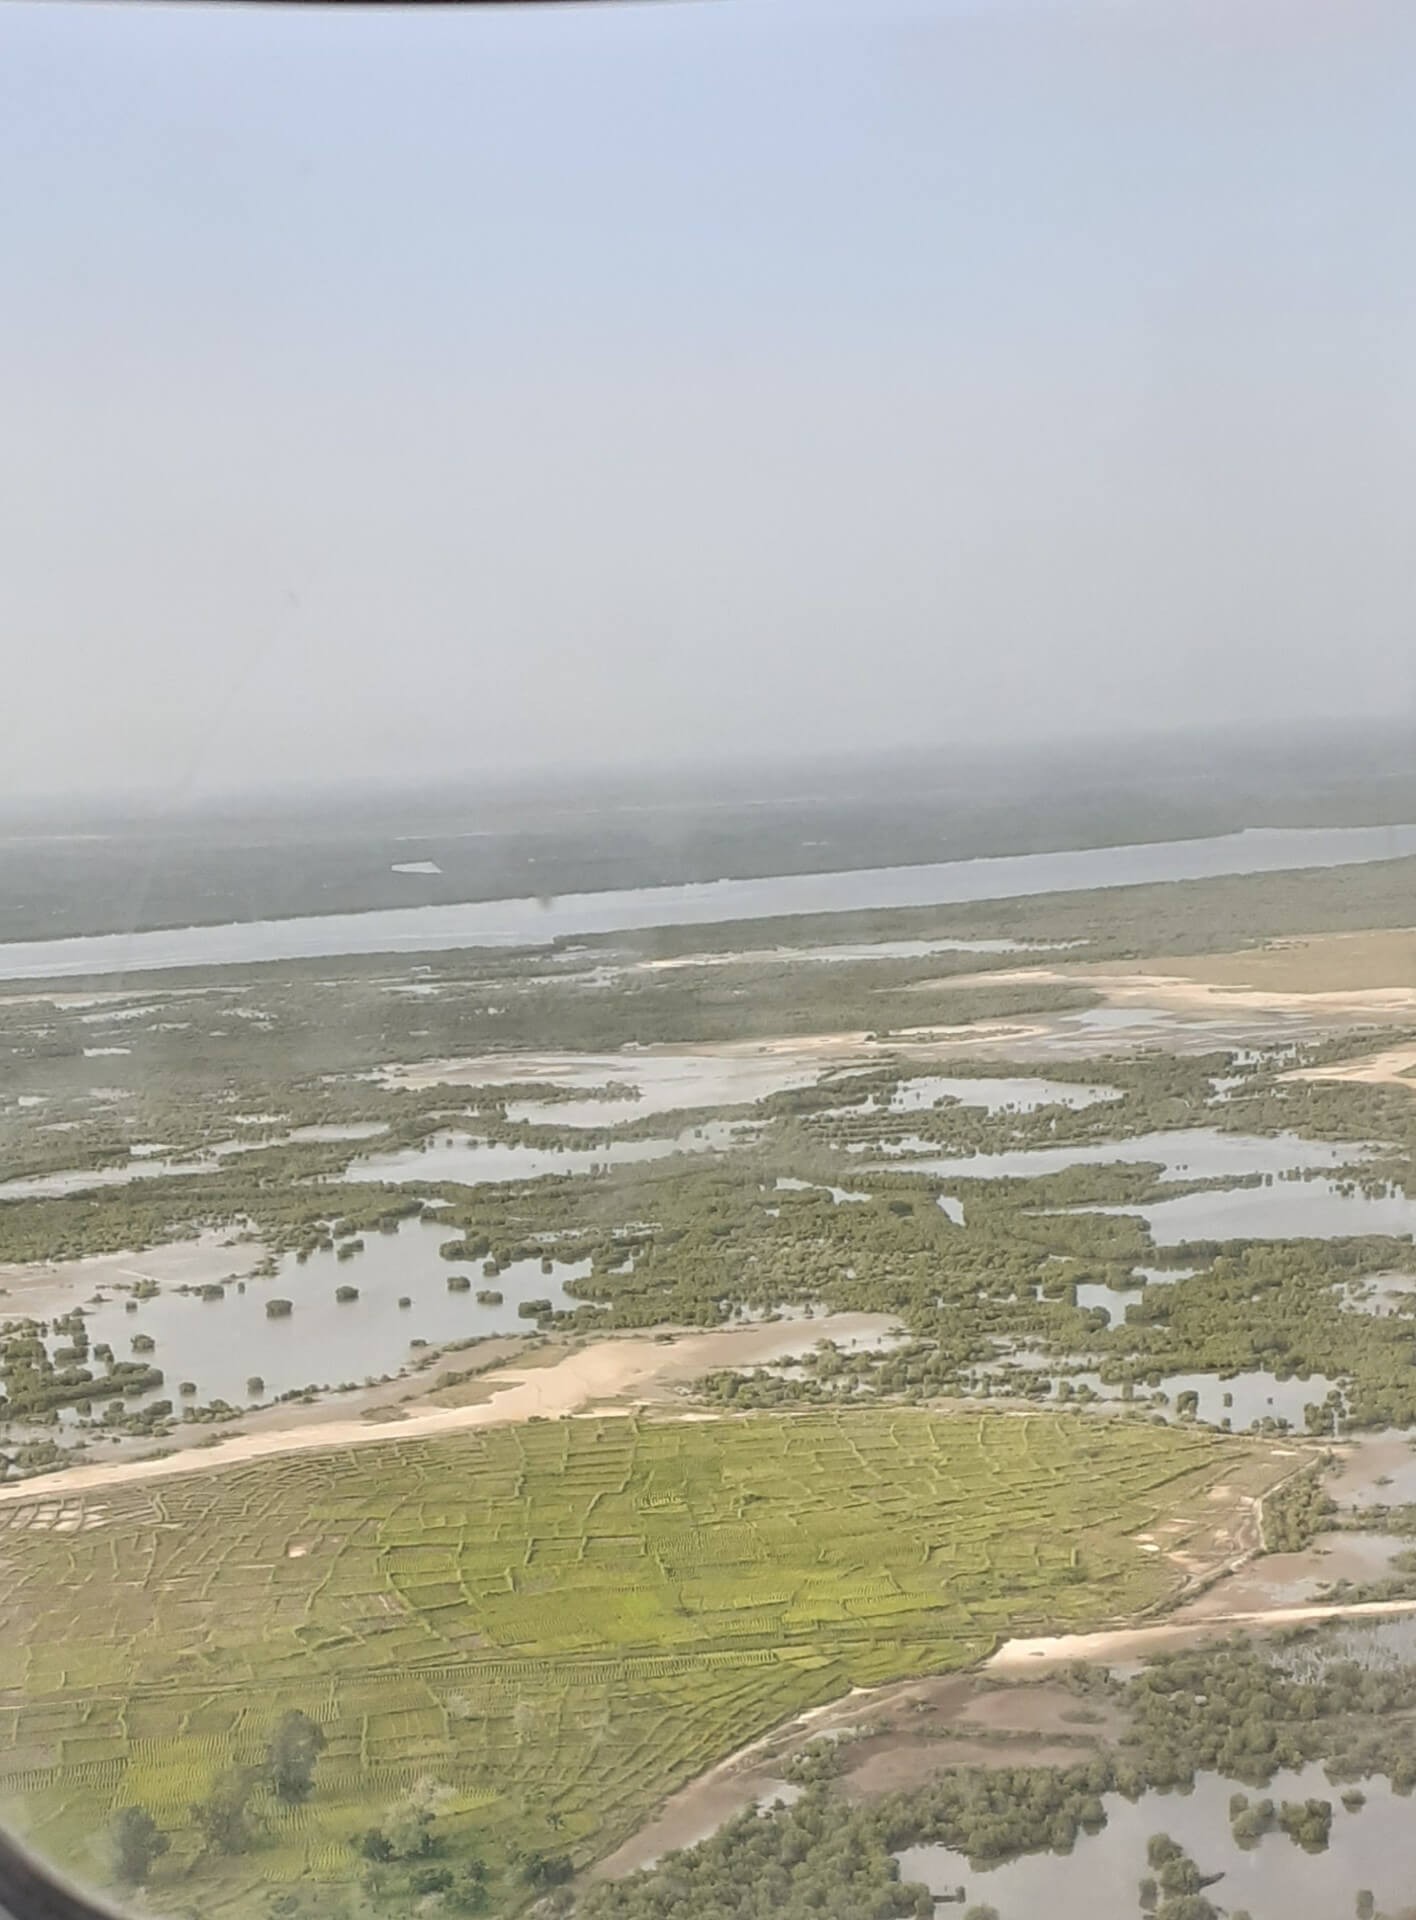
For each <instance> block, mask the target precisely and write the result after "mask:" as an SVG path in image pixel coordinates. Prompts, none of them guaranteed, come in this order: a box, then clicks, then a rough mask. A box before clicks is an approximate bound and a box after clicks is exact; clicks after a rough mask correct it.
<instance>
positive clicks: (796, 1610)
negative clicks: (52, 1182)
mask: <svg viewBox="0 0 1416 1920" xmlns="http://www.w3.org/2000/svg"><path fill="white" fill-rule="evenodd" d="M1261 1464H1262V1467H1263V1468H1264V1469H1265V1470H1267V1472H1268V1473H1269V1475H1270V1477H1272V1474H1273V1472H1274V1471H1275V1469H1274V1468H1273V1466H1272V1463H1271V1462H1270V1461H1269V1460H1268V1456H1267V1455H1264V1456H1263V1460H1262V1463H1261V1462H1260V1454H1259V1450H1258V1449H1257V1448H1253V1447H1251V1446H1250V1445H1249V1444H1248V1443H1245V1442H1241V1441H1237V1440H1234V1439H1224V1438H1221V1437H1220V1436H1217V1435H1215V1434H1213V1433H1208V1432H1204V1431H1196V1430H1188V1431H1186V1430H1175V1429H1168V1428H1163V1427H1153V1426H1149V1425H1144V1424H1140V1423H1137V1422H1129V1421H1120V1420H1087V1419H1079V1418H1077V1417H1075V1416H1072V1417H1068V1416H1066V1415H1060V1414H1059V1415H1050V1414H1047V1415H1028V1416H1018V1415H1007V1414H1001V1413H992V1414H985V1415H982V1416H979V1415H973V1416H961V1415H936V1414H931V1413H928V1412H924V1411H919V1410H909V1409H879V1408H875V1409H860V1410H839V1409H837V1410H821V1411H813V1412H808V1413H803V1414H798V1415H795V1416H791V1417H781V1416H775V1417H773V1416H761V1415H759V1416H751V1417H747V1418H736V1419H707V1420H702V1419H700V1420H686V1421H666V1420H660V1421H654V1420H649V1419H644V1418H623V1417H619V1418H615V1417H611V1418H599V1419H595V1418H591V1419H576V1420H566V1421H559V1422H555V1423H549V1422H534V1421H533V1422H531V1423H529V1424H527V1425H524V1426H521V1427H507V1428H502V1429H488V1430H484V1431H481V1432H476V1433H468V1434H466V1435H458V1436H452V1437H447V1438H439V1439H438V1440H436V1441H428V1442H422V1443H411V1442H404V1443H400V1442H398V1441H396V1440H390V1441H389V1442H388V1443H386V1444H381V1445H379V1446H378V1447H376V1448H371V1449H364V1450H362V1451H359V1452H352V1451H351V1452H348V1453H329V1454H314V1455H307V1456H299V1457H292V1458H291V1459H289V1460H285V1461H271V1462H266V1463H261V1464H259V1465H255V1466H251V1467H246V1468H241V1469H227V1470H225V1471H223V1470H221V1469H219V1468H215V1467H214V1468H213V1470H212V1471H211V1472H210V1473H204V1474H196V1475H187V1476H185V1477H183V1478H180V1479H173V1480H171V1481H168V1482H163V1481H161V1480H158V1481H148V1482H145V1483H143V1484H141V1485H135V1486H133V1487H129V1488H122V1487H119V1488H117V1489H108V1490H104V1491H102V1492H99V1493H94V1494H92V1495H83V1496H73V1495H71V1496H68V1497H65V1498H60V1497H57V1496H50V1497H48V1498H46V1496H45V1493H44V1490H43V1485H42V1483H41V1484H38V1485H37V1486H36V1489H35V1493H34V1498H33V1500H32V1501H24V1502H17V1503H15V1504H13V1505H10V1506H7V1507H5V1508H3V1509H0V1802H3V1804H4V1806H5V1808H6V1810H7V1812H6V1817H7V1818H13V1819H14V1820H15V1821H16V1823H17V1824H18V1825H19V1826H20V1827H21V1828H22V1829H23V1830H25V1831H27V1832H28V1833H29V1835H30V1837H31V1838H32V1840H33V1841H34V1842H35V1843H36V1844H37V1845H39V1846H40V1847H42V1848H43V1849H44V1850H45V1851H46V1852H47V1853H50V1854H52V1855H55V1856H57V1857H58V1858H59V1859H61V1860H63V1861H65V1862H66V1863H68V1864H69V1866H70V1867H71V1868H72V1869H73V1870H75V1871H76V1872H78V1873H79V1874H80V1875H82V1876H84V1877H94V1878H98V1877H101V1875H102V1872H103V1856H102V1847H103V1835H104V1831H105V1829H106V1827H107V1823H108V1822H109V1820H110V1818H111V1816H112V1814H113V1812H114V1811H115V1809H117V1808H119V1807H122V1806H125V1805H134V1804H136V1805H141V1806H144V1807H146V1808H147V1809H149V1810H150V1811H151V1813H152V1814H153V1815H154V1817H155V1818H156V1820H157V1822H158V1824H159V1825H160V1826H161V1827H162V1828H163V1829H164V1831H165V1832H166V1833H167V1834H168V1835H169V1836H170V1839H171V1850H170V1852H169V1854H168V1855H167V1856H166V1857H165V1858H164V1859H163V1860H162V1861H160V1862H159V1864H158V1867H157V1869H156V1872H155V1874H154V1878H153V1882H152V1886H151V1889H150V1897H151V1900H152V1901H153V1903H154V1904H156V1905H158V1906H168V1907H174V1906H175V1907H179V1908H184V1909H185V1908H189V1907H191V1906H192V1904H193V1903H194V1902H195V1901H198V1900H200V1901H201V1903H202V1904H203V1905H204V1906H207V1907H211V1906H222V1905H226V1904H230V1903H232V1902H237V1903H239V1904H241V1905H242V1906H243V1907H250V1906H252V1905H253V1904H254V1906H255V1908H256V1910H258V1911H262V1912H265V1911H284V1912H289V1911H291V1910H292V1909H291V1908H290V1906H289V1903H288V1900H285V1901H284V1902H283V1903H282V1901H281V1896H282V1894H284V1895H288V1894H289V1893H290V1892H291V1891H298V1892H299V1893H300V1896H301V1898H302V1899H304V1898H308V1899H309V1901H310V1904H311V1907H312V1908H314V1909H318V1908H320V1907H331V1908H334V1907H342V1905H343V1904H344V1903H345V1896H344V1893H343V1891H342V1890H343V1889H346V1888H348V1887H350V1886H351V1885H352V1884H354V1883H357V1882H358V1879H359V1875H360V1869H361V1866H362V1862H361V1860H360V1858H359V1856H358V1854H357V1852H356V1850H355V1845H354V1842H355V1840H356V1838H357V1836H358V1835H359V1834H360V1833H361V1832H362V1831H363V1830H365V1829H367V1828H368V1827H369V1826H370V1825H371V1824H373V1823H375V1822H377V1821H378V1820H379V1819H380V1818H381V1817H383V1816H384V1815H385V1814H386V1813H387V1812H388V1811H389V1809H390V1808H391V1807H393V1806H394V1805H395V1804H396V1803H397V1802H398V1801H399V1800H400V1799H401V1798H402V1797H403V1796H405V1795H407V1794H408V1793H409V1791H410V1790H412V1789H414V1788H416V1787H418V1786H419V1783H427V1782H430V1781H432V1782H436V1783H437V1787H436V1789H435V1790H434V1801H435V1804H436V1807H437V1810H438V1827H439V1832H440V1834H441V1835H442V1836H443V1838H444V1841H445V1844H446V1845H447V1846H448V1847H449V1848H452V1849H453V1850H462V1851H463V1852H472V1851H476V1852H477V1853H479V1854H480V1855H481V1856H482V1857H483V1858H484V1860H485V1861H486V1862H487V1864H488V1866H489V1868H491V1870H492V1872H493V1875H494V1879H493V1893H494V1900H493V1904H494V1906H496V1907H499V1908H504V1907H511V1906H515V1905H516V1904H518V1903H519V1901H521V1900H524V1899H526V1898H529V1895H527V1894H526V1893H524V1891H523V1892H518V1891H517V1888H518V1885H519V1883H518V1882H517V1881H516V1880H515V1879H514V1878H513V1877H512V1876H511V1875H510V1874H509V1873H508V1872H507V1869H506V1863H507V1861H508V1859H509V1858H515V1854H516V1850H517V1849H527V1848H532V1847H535V1848H543V1849H555V1850H558V1851H559V1852H562V1853H565V1854H567V1855H569V1856H570V1858H571V1859H573V1860H574V1861H575V1862H576V1863H577V1864H584V1863H586V1862H587V1861H589V1860H591V1859H592V1858H594V1857H595V1856H597V1855H599V1854H602V1853H604V1852H607V1851H608V1850H609V1849H610V1848H611V1847H612V1846H613V1845H614V1844H615V1843H616V1842H617V1841H619V1840H620V1839H622V1838H623V1837H625V1835H626V1834H628V1833H629V1832H631V1831H632V1830H633V1829H634V1828H635V1827H636V1826H637V1825H638V1823H639V1822H640V1821H641V1820H642V1819H643V1818H644V1816H645V1815H646V1814H647V1813H648V1812H649V1811H650V1809H651V1808H652V1807H653V1806H654V1805H655V1803H656V1802H657V1801H658V1800H659V1799H660V1798H661V1797H662V1796H663V1795H664V1794H665V1793H666V1792H668V1791H669V1790H670V1789H672V1788H673V1787H674V1786H676V1785H678V1784H679V1783H681V1782H683V1781H684V1780H685V1779H687V1778H689V1777H691V1776H692V1775H694V1774H696V1773H698V1772H700V1771H701V1770H703V1769H704V1768H706V1767H707V1766H709V1765H710V1764H712V1763H713V1762H714V1761H715V1760H717V1759H719V1758H721V1757H722V1756H724V1755H725V1754H727V1753H729V1752H731V1751H733V1750H734V1749H736V1748H737V1747H739V1746H740V1745H742V1744H743V1743H745V1742H747V1741H749V1740H751V1739H752V1738H753V1737H754V1736H756V1735H758V1734H761V1733H764V1732H766V1731H767V1730H768V1729H770V1728H771V1727H773V1726H774V1725H776V1724H777V1723H779V1722H781V1721H782V1720H784V1719H785V1718H787V1717H788V1716H790V1715H792V1714H795V1713H797V1712H799V1711H800V1710H802V1709H804V1708H807V1707H810V1706H813V1705H815V1704H818V1703H821V1702H824V1701H827V1700H829V1699H831V1698H832V1697H834V1696H836V1695H839V1694H841V1693H842V1692H843V1691H845V1690H846V1689H848V1688H850V1687H852V1686H870V1685H872V1684H874V1683H878V1682H882V1681H886V1680H889V1679H892V1678H897V1677H902V1676H906V1675H911V1674H918V1673H924V1672H932V1671H939V1670H943V1669H948V1668H950V1667H957V1666H961V1665H964V1664H966V1663H968V1662H971V1661H973V1660H976V1659H977V1658H979V1657H980V1656H982V1655H983V1654H984V1653H986V1652H987V1651H988V1650H989V1649H990V1647H992V1646H993V1645H994V1644H995V1643H996V1642H997V1640H998V1639H999V1638H1000V1637H1002V1636H1004V1635H1006V1634H1008V1633H1010V1632H1013V1631H1015V1630H1026V1629H1028V1628H1036V1627H1038V1626H1040V1625H1045V1626H1046V1627H1047V1628H1048V1629H1049V1630H1060V1629H1063V1628H1065V1627H1067V1626H1069V1625H1075V1624H1081V1623H1084V1622H1100V1621H1102V1620H1105V1619H1107V1618H1110V1617H1113V1616H1120V1615H1128V1614H1133V1613H1134V1612H1135V1611H1136V1609H1138V1608H1140V1607H1143V1606H1145V1605H1146V1604H1148V1603H1151V1602H1155V1601H1157V1600H1160V1599H1162V1598H1163V1597H1164V1596H1165V1594H1166V1593H1167V1591H1169V1590H1170V1589H1171V1588H1172V1587H1173V1586H1174V1585H1175V1584H1176V1581H1177V1577H1178V1576H1177V1574H1176V1571H1175V1569H1174V1567H1173V1566H1172V1565H1171V1564H1170V1562H1169V1561H1168V1560H1167V1558H1166V1557H1165V1556H1164V1555H1162V1554H1160V1553H1158V1552H1157V1551H1156V1549H1155V1547H1154V1546H1151V1547H1150V1549H1149V1551H1147V1549H1146V1548H1145V1546H1144V1545H1142V1544H1141V1543H1138V1542H1137V1541H1135V1540H1134V1539H1133V1538H1132V1537H1131V1536H1133V1535H1134V1534H1136V1533H1137V1532H1141V1531H1144V1530H1146V1529H1148V1528H1151V1527H1154V1526H1156V1525H1158V1524H1159V1525H1164V1524H1165V1523H1166V1522H1167V1521H1170V1522H1172V1523H1175V1524H1174V1531H1173V1533H1172V1534H1170V1535H1168V1536H1167V1537H1169V1538H1171V1539H1172V1540H1176V1541H1180V1540H1182V1539H1183V1536H1184V1533H1185V1530H1186V1527H1198V1526H1200V1525H1201V1524H1202V1523H1203V1521H1204V1520H1205V1519H1209V1520H1212V1519H1213V1517H1214V1514H1215V1511H1216V1504H1215V1503H1216V1499H1222V1498H1223V1494H1222V1493H1217V1491H1216V1483H1217V1482H1218V1481H1219V1480H1220V1479H1221V1477H1222V1478H1223V1479H1224V1480H1225V1481H1226V1482H1228V1483H1229V1485H1230V1487H1232V1486H1233V1485H1234V1484H1235V1481H1236V1476H1237V1477H1238V1478H1239V1479H1243V1478H1244V1476H1245V1475H1246V1473H1247V1474H1249V1475H1250V1476H1251V1477H1252V1475H1253V1474H1254V1473H1256V1472H1258V1471H1259V1469H1260V1466H1261ZM1176 1516H1180V1517H1181V1521H1177V1520H1176ZM1181 1522H1183V1524H1181ZM293 1707H298V1708H301V1709H303V1710H304V1711H305V1712H307V1713H308V1714H310V1715H311V1716H312V1717H313V1718H314V1719H315V1720H316V1721H318V1722H319V1724H320V1726H321V1728H322V1729H323V1731H324V1734H325V1736H326V1739H327V1742H328V1745H327V1748H326V1750H325V1752H324V1754H323V1756H322V1758H321V1759H320V1762H319V1764H318V1767H317V1769H316V1775H315V1787H314V1793H313V1795H312V1797H311V1798H310V1800H309V1801H308V1802H307V1803H306V1804H304V1805H301V1806H297V1807H294V1808H281V1807H278V1806H277V1805H276V1804H275V1803H274V1802H270V1803H268V1804H266V1803H259V1802H258V1803H257V1806H256V1812H257V1815H258V1823H257V1833H256V1838H255V1843H254V1844H253V1846H252V1848H251V1850H250V1851H249V1852H246V1853H242V1854H239V1855H235V1856H231V1857H227V1856H220V1855H214V1854H211V1853H209V1852H208V1853H204V1852H203V1850H202V1846H201V1841H200V1836H199V1833H198V1830H197V1829H196V1827H195V1826H194V1824H193V1821H192V1816H191V1807H192V1804H193V1803H194V1802H196V1801H199V1800H200V1799H201V1798H202V1797H203V1796H204V1794H205V1793H206V1792H207V1791H208V1789H209V1787H210V1785H211V1782H212V1781H213V1779H214V1778H215V1777H216V1776H217V1775H218V1774H219V1773H220V1772H221V1771H222V1770H223V1769H225V1768H228V1767H230V1766H232V1765H233V1764H236V1765H240V1764H242V1763H246V1762H255V1761H258V1760H259V1759H260V1758H261V1756H262V1754H263V1752H264V1747H265V1743H266V1741H267V1739H268V1738H269V1734H270V1731H271V1729H272V1727H273V1725H274V1723H275V1722H276V1721H277V1719H278V1718H279V1717H280V1715H281V1714H282V1713H283V1712H285V1711H287V1710H288V1709H290V1708H293ZM424 1791H425V1793H426V1792H427V1791H429V1789H428V1788H427V1787H426V1786H425V1787H424Z"/></svg>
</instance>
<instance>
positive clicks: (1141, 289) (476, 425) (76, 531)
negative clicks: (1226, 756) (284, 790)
mask: <svg viewBox="0 0 1416 1920" xmlns="http://www.w3.org/2000/svg"><path fill="white" fill-rule="evenodd" d="M1413 73H1416V8H1413V7H1412V6H1411V4H1410V0H1392V3H1391V4H1375V3H1368V0H1340V4H1339V3H1337V0H1264V3H1262V4H1260V3H1259V0H1181V3H1180V4H1173V3H1170V0H1134V3H1133V4H1119V3H1118V0H1096V3H1095V4H1065V0H1056V3H1055V4H1036V5H1019V4H1011V3H1009V0H998V3H997V4H995V5H985V4H982V0H980V3H979V4H976V5H968V4H957V3H954V4H951V0H851V3H850V4H847V3H846V0H717V4H697V3H695V0H685V3H684V4H678V5H672V4H670V5H650V4H643V5H632V6H625V7H615V6H604V5H595V6H582V7H552V8H547V9H544V10H542V9H520V10H517V9H511V10H496V9H493V10H482V9H470V10H455V11H450V12H439V11H432V12H425V11H422V10H418V9H413V10H408V11H398V12H394V13H390V14H384V13H381V12H379V11H377V10H374V11H365V10H360V9H338V8H316V9H309V10H305V9H295V10H292V11H276V10H267V9H261V8H252V9H246V8H214V9H204V8H161V7H157V8H145V7H142V6H137V5H132V6H107V7H101V8H100V7H78V8H73V7H66V6H47V5H34V4H27V3H26V0H19V3H17V4H12V5H10V6H7V7H6V8H4V9H3V13H0V248H3V258H4V261H5V294H4V297H3V300H0V379H3V382H4V391H5V401H4V411H3V419H4V429H3V432H2V433H0V527H2V528H3V535H0V539H3V561H2V562H0V651H2V652H3V671H4V679H3V685H2V686H0V801H3V800H5V799H7V798H8V799H11V800H13V799H20V798H23V797H24V796H27V795H32V794H34V795H37V794H47V793H57V794H61V795H62V794H74V795H78V794H83V793H86V792H90V793H96V792H100V791H108V790H113V789H125V788H126V789H130V790H135V791H136V790H141V791H143V792H151V793H154V794H156V795H158V796H166V797H167V798H169V799H176V800H178V801H185V800H187V799H200V798H201V797H202V796H204V795H208V794H211V793H214V792H218V791H224V790H228V789H232V788H237V787H251V788H258V787H261V786H264V785H267V784H288V783H296V784H299V785H302V786H310V785H313V786H316V787H318V786H321V785H327V786H330V787H334V786H335V785H344V784H347V783H349V782H351V781H353V780H356V779H358V778H360V777H362V776H369V777H372V778H375V779H378V780H395V781H401V780H414V779H416V780H419V781H444V780H446V781H455V780H457V779H459V778H462V777H468V776H472V775H481V774H484V773H495V772H497V771H499V770H505V769H511V770H523V769H524V770H531V771H534V770H536V769H546V768H552V767H557V768H559V767H564V766H567V765H586V766H607V765H614V764H616V763H624V764H640V763H643V764H656V765H663V764H666V763H671V762H673V761H674V760H676V759H682V760H684V761H687V762H691V763H693V764H694V765H711V764H712V763H714V762H715V761H723V762H728V761H740V760H744V759H751V758H753V757H759V756H775V755H780V756H782V757H784V758H795V757H798V756H802V755H809V756H812V757H813V758H814V759H817V760H819V759H822V758H825V759H826V760H828V761H829V756H830V755H831V754H833V753H836V752H841V751H844V750H847V749H849V750H853V751H854V750H860V751H874V750H877V749H881V748H886V747H890V746H893V745H900V746H902V747H914V748H933V747H939V746H948V745H949V744H950V743H964V744H967V745H968V746H970V747H971V748H973V747H980V746H988V745H989V744H991V743H1001V742H1005V741H1016V740H1019V739H1025V740H1026V739H1044V740H1045V739H1048V738H1067V739H1071V738H1075V737H1077V736H1082V735H1092V734H1099V733H1105V732H1108V731H1125V730H1128V729H1136V730H1143V731H1146V732H1150V731H1154V730H1159V729H1165V728H1169V727H1175V726H1201V727H1203V726H1208V725H1212V724H1215V725H1218V724H1223V725H1224V726H1226V727H1228V726H1231V725H1241V726H1247V725H1255V726H1266V727H1272V726H1274V725H1287V724H1298V723H1308V722H1312V721H1315V720H1328V719H1332V718H1337V717H1343V716H1346V717H1350V718H1353V719H1358V720H1360V719H1361V718H1362V717H1363V716H1373V717H1377V716H1380V717H1381V718H1382V719H1383V720H1390V719H1392V718H1394V717H1397V716H1399V715H1402V714H1403V713H1405V714H1410V713H1411V712H1412V710H1413V705H1414V704H1416V702H1413V694H1416V669H1413V662H1416V632H1413V617H1412V616H1413V610H1414V603H1416V595H1413V577H1414V576H1413V562H1412V555H1413V552H1416V526H1414V525H1413V515H1416V505H1414V504H1413V503H1416V239H1413V231H1414V230H1413V224H1412V220H1411V204H1410V203H1411V192H1412V181H1413V179H1416V114H1413V112H1412V75H1413Z"/></svg>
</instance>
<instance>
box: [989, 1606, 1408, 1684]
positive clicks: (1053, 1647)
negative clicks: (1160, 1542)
mask: <svg viewBox="0 0 1416 1920" xmlns="http://www.w3.org/2000/svg"><path fill="white" fill-rule="evenodd" d="M1404 1613H1416V1600H1361V1601H1356V1602H1353V1603H1349V1604H1348V1605H1345V1606H1344V1605H1343V1604H1341V1603H1340V1602H1334V1603H1328V1604H1324V1605H1313V1606H1301V1607H1261V1608H1259V1609H1257V1610H1255V1611H1252V1612H1234V1613H1211V1614H1202V1615H1196V1616H1193V1617H1188V1618H1187V1617H1186V1615H1185V1612H1184V1610H1183V1609H1181V1611H1180V1612H1179V1613H1176V1614H1173V1615H1172V1616H1171V1618H1170V1619H1169V1620H1164V1621H1161V1622H1159V1623H1158V1624H1156V1625H1155V1626H1149V1627H1110V1628H1107V1629H1105V1630H1104V1631H1103V1632H1101V1633H1059V1634H1051V1635H1043V1636H1041V1637H1040V1638H1038V1639H1035V1640H1005V1641H1004V1642H1003V1645H1002V1646H1001V1647H1000V1648H999V1649H998V1651H997V1653H995V1654H994V1655H993V1656H992V1657H991V1658H990V1659H988V1660H987V1661H985V1662H984V1665H985V1668H986V1670H988V1671H990V1672H998V1673H1017V1672H1018V1671H1019V1670H1020V1669H1021V1670H1030V1669H1035V1668H1036V1667H1038V1666H1056V1665H1058V1664H1059V1663H1062V1662H1066V1661H1069V1660H1134V1659H1139V1658H1142V1657H1143V1656H1144V1655H1146V1654H1148V1653H1157V1652H1161V1651H1163V1650H1164V1649H1165V1648H1167V1647H1178V1646H1185V1645H1187V1644H1188V1643H1190V1642H1191V1641H1194V1640H1198V1639H1203V1638H1205V1637H1207V1636H1209V1635H1212V1634H1224V1633H1232V1632H1233V1631H1234V1629H1235V1628H1237V1627H1306V1626H1315V1625H1317V1624H1318V1623H1320V1622H1321V1621H1324V1620H1364V1619H1366V1620H1383V1619H1390V1618H1393V1617H1395V1616H1397V1615H1400V1614H1404Z"/></svg>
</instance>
